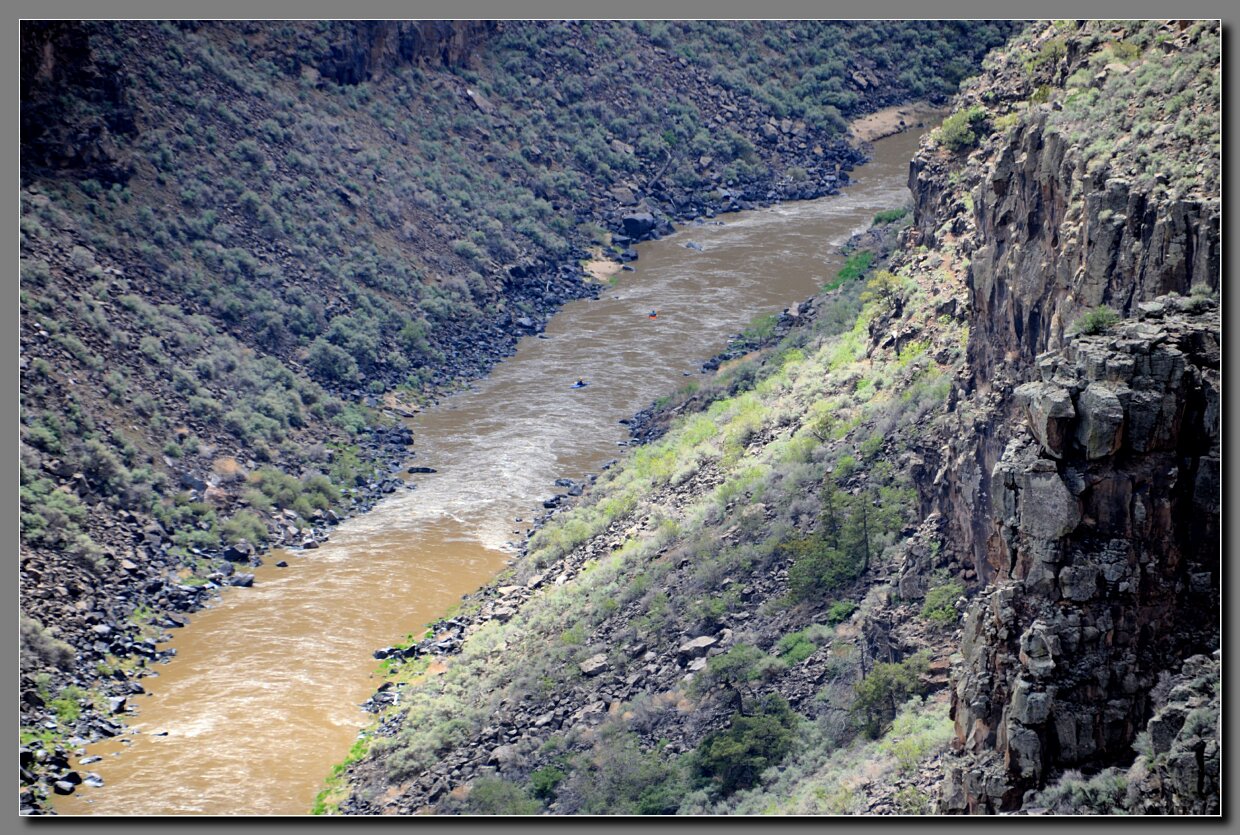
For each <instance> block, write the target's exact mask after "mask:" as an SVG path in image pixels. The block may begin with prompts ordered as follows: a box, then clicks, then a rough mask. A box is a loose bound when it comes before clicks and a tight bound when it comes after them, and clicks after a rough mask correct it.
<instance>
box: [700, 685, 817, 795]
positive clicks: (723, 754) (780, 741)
mask: <svg viewBox="0 0 1240 835" xmlns="http://www.w3.org/2000/svg"><path fill="white" fill-rule="evenodd" d="M799 719H800V717H799V716H797V714H796V713H795V712H794V711H793V710H792V708H791V707H789V706H788V703H787V702H786V701H784V700H783V699H782V698H781V697H779V696H777V695H774V694H772V695H769V696H767V697H766V700H765V701H764V702H763V705H762V712H761V713H759V714H758V715H756V716H741V715H739V714H737V715H736V716H734V717H733V719H732V724H731V725H730V726H729V727H728V728H727V729H726V730H722V731H715V732H714V733H712V734H710V735H709V736H707V737H706V738H705V739H704V740H702V744H701V745H700V746H698V749H697V751H696V752H695V753H694V758H693V765H694V770H695V771H696V772H697V775H698V777H699V779H701V780H702V781H703V782H705V783H706V784H707V785H713V786H715V787H717V788H718V790H719V792H720V794H723V795H725V796H726V795H729V794H732V793H733V792H736V791H739V790H740V789H747V788H751V787H753V786H755V785H757V783H758V780H759V778H761V776H762V772H764V771H766V769H768V768H770V767H771V766H773V765H777V764H778V763H779V762H780V761H781V760H783V758H784V757H785V756H787V754H788V752H789V751H791V750H792V748H793V745H794V744H795V741H796V726H797V724H798V722H799Z"/></svg>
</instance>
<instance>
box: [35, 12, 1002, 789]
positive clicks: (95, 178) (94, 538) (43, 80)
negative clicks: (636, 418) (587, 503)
mask: <svg viewBox="0 0 1240 835" xmlns="http://www.w3.org/2000/svg"><path fill="white" fill-rule="evenodd" d="M1014 28H1015V27H1014V26H1013V25H1012V24H996V25H990V24H985V23H967V24H956V23H941V24H898V23H891V24H883V23H874V24H862V23H840V24H831V23H816V22H805V23H683V24H657V23H652V24H644V23H607V22H596V23H586V22H576V23H546V22H521V21H510V22H503V23H486V22H473V23H471V22H408V21H405V22H355V23H331V22H325V23H315V22H267V23H258V22H192V21H185V22H161V23H157V22H91V23H80V22H70V21H61V22H46V21H27V22H25V23H23V25H22V30H21V66H22V74H21V96H22V111H21V119H22V149H21V150H22V183H21V185H22V194H21V198H22V200H21V212H22V216H21V245H22V246H21V296H20V305H21V325H22V330H21V335H20V347H21V357H20V360H19V363H20V366H21V372H22V427H21V440H22V447H21V476H20V478H21V485H22V497H21V502H22V508H21V513H22V517H21V518H22V534H21V536H22V539H21V545H22V572H21V591H22V610H23V613H24V614H23V621H22V639H23V650H24V653H23V662H22V664H23V680H22V687H21V689H22V706H23V716H24V718H25V721H26V722H27V723H28V724H29V725H30V726H31V727H33V726H36V725H37V726H38V733H37V735H38V737H39V740H38V744H39V745H45V744H46V745H47V746H48V749H49V750H51V747H52V746H53V745H54V743H53V741H52V740H53V739H57V738H58V739H64V738H65V737H66V736H67V735H69V734H70V733H75V732H76V733H78V734H80V735H82V736H84V737H89V736H92V735H96V734H100V733H114V732H115V731H116V725H115V724H114V723H113V722H112V721H111V720H110V719H106V720H105V719H103V718H102V717H100V716H99V713H98V712H97V711H93V710H90V709H89V708H91V707H92V706H95V707H99V708H105V707H106V701H105V700H104V698H103V696H104V695H124V693H125V692H127V691H132V688H133V687H136V686H138V685H136V683H134V682H132V681H129V680H128V678H129V677H130V676H132V675H134V674H140V673H141V671H142V670H141V668H142V667H143V666H145V665H146V663H147V662H148V661H149V660H150V658H152V657H153V656H154V648H153V644H152V643H151V642H150V639H153V638H155V637H157V636H158V635H159V634H160V633H161V632H162V631H163V630H164V629H165V628H167V627H171V626H175V625H176V624H177V623H178V622H179V621H178V620H176V619H175V618H168V617H166V613H167V612H171V611H174V610H187V609H193V608H194V607H196V606H198V605H200V604H201V602H202V600H203V599H204V598H205V596H206V595H207V594H208V593H209V592H210V590H211V589H213V588H214V587H216V586H218V585H219V584H221V583H244V582H245V581H246V580H245V577H244V573H242V576H237V574H236V573H234V571H233V568H232V563H233V562H238V561H240V562H245V561H246V560H247V559H250V558H252V556H253V552H254V549H256V548H257V549H261V548H262V547H263V546H264V545H266V544H275V543H283V544H300V543H303V542H305V541H306V540H313V539H315V538H318V537H320V536H321V535H322V533H323V530H324V528H325V527H326V526H327V525H330V524H332V523H333V522H334V521H335V519H337V518H339V517H340V516H343V515H346V514H349V513H352V512H358V511H360V510H362V509H364V508H365V507H367V506H368V505H369V504H370V503H371V502H372V501H373V500H374V499H375V498H376V497H377V496H378V495H381V494H382V492H384V491H390V490H392V489H395V488H396V486H397V485H398V481H397V480H395V479H392V478H390V477H389V476H390V470H389V464H390V463H391V461H392V460H393V459H394V458H396V457H399V456H400V454H401V453H402V452H403V450H404V448H405V445H406V444H407V443H408V442H409V436H408V434H407V432H405V431H403V430H402V429H401V428H399V427H394V428H393V427H391V426H390V424H391V422H392V421H391V415H390V414H389V415H387V416H386V417H384V416H383V415H382V414H380V412H381V411H383V410H395V411H397V412H399V411H401V410H402V409H403V408H407V407H402V406H401V405H400V404H401V403H402V402H403V403H408V402H409V401H411V400H412V401H416V400H417V399H418V398H419V397H423V396H426V395H427V394H429V393H433V392H435V391H438V390H442V389H443V388H444V387H445V386H448V385H449V384H450V383H451V381H453V380H456V379H459V378H461V377H463V376H470V375H476V374H478V373H481V372H483V371H484V370H485V369H486V368H487V367H488V366H489V365H490V363H492V362H494V361H495V360H496V359H497V358H498V357H500V356H502V355H503V354H504V353H506V352H507V351H509V350H510V349H511V347H512V345H513V343H514V341H515V338H516V337H517V336H518V335H520V334H524V333H532V332H534V331H535V330H537V329H538V328H540V327H541V323H542V321H543V320H544V319H545V317H546V316H547V315H549V313H550V311H551V310H553V309H554V308H555V307H556V306H557V305H559V304H560V303H562V302H563V301H564V300H566V299H568V298H572V297H576V296H581V295H585V294H589V293H592V292H595V290H594V287H593V286H592V285H591V284H590V283H589V282H588V281H586V280H584V278H583V272H582V269H581V267H580V264H579V262H580V261H583V260H585V259H587V258H589V257H595V256H597V255H602V256H605V257H631V255H625V254H624V253H625V250H626V249H627V248H628V244H629V242H630V241H631V240H632V239H635V238H639V237H645V236H649V235H651V234H659V233H661V232H662V231H666V230H667V229H668V228H670V221H671V220H673V219H676V218H682V217H693V216H698V215H702V214H711V213H714V212H719V211H727V210H730V209H734V208H738V207H741V206H745V205H749V204H750V203H751V202H761V201H766V200H771V199H776V198H782V197H797V196H801V197H805V196H814V195H821V194H826V193H831V192H833V191H834V190H836V189H837V188H838V187H839V185H840V184H842V183H843V182H845V181H846V179H847V172H848V170H849V169H850V168H851V167H852V166H853V165H855V164H857V163H858V162H860V161H861V160H862V159H863V154H862V153H861V152H860V151H859V150H857V149H855V148H853V147H851V146H849V145H848V144H847V143H846V142H845V137H844V134H843V131H842V127H843V125H844V124H845V123H844V119H846V118H848V117H851V116H853V115H855V114H859V113H864V112H868V111H870V110H873V109H874V108H877V107H880V106H883V105H886V104H890V103H893V102H897V101H903V100H907V99H910V98H915V97H922V96H928V97H932V98H941V97H942V96H944V95H946V94H947V93H949V92H950V91H952V90H953V89H954V87H955V85H956V83H957V82H958V81H959V80H960V79H961V78H962V77H963V76H964V75H965V74H967V73H968V72H970V71H972V70H973V69H974V68H975V67H976V64H977V62H978V61H979V60H980V58H981V56H982V54H983V53H984V51H985V49H986V48H987V47H988V46H991V45H993V44H996V43H998V42H999V41H1000V40H1001V39H1002V38H1003V37H1005V36H1006V35H1008V34H1009V33H1011V32H1012V31H1013V30H1014ZM222 557H228V558H231V562H230V561H229V560H224V559H221V558H222ZM66 688H71V689H66ZM84 688H94V692H93V693H91V692H87V690H86V689H84ZM83 708H88V709H86V710H83ZM27 736H28V738H29V739H30V740H31V741H34V739H35V733H34V732H33V731H32V732H31V733H30V734H28V735H27ZM31 757H33V755H31V756H30V757H26V758H25V759H24V762H27V764H31V763H34V760H33V759H32V758H31ZM26 776H28V777H29V776H32V775H26Z"/></svg>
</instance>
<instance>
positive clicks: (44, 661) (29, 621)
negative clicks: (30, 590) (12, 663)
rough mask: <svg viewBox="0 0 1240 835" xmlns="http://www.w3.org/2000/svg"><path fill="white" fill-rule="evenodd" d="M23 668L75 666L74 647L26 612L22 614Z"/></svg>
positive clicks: (63, 668)
mask: <svg viewBox="0 0 1240 835" xmlns="http://www.w3.org/2000/svg"><path fill="white" fill-rule="evenodd" d="M19 620H20V630H21V668H22V669H23V670H27V669H36V668H39V667H59V668H60V669H62V670H67V669H69V668H70V667H72V666H73V658H74V653H73V647H71V646H69V645H68V644H66V643H65V642H64V641H62V640H60V639H59V638H57V637H56V636H55V635H53V634H52V632H51V630H50V629H48V628H47V627H46V626H44V625H43V624H42V623H40V622H39V621H38V620H37V619H36V618H33V617H30V616H28V615H27V614H26V613H25V612H22V613H21V614H20V618H19Z"/></svg>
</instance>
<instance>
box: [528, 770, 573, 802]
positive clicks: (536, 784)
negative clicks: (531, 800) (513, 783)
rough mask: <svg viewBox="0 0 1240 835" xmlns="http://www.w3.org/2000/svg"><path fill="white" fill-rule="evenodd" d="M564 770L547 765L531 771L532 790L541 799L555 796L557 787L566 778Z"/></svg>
mask: <svg viewBox="0 0 1240 835" xmlns="http://www.w3.org/2000/svg"><path fill="white" fill-rule="evenodd" d="M564 776H565V775H564V770H563V769H561V768H558V767H557V766H554V765H545V766H543V767H542V768H539V769H536V770H535V771H533V772H531V773H530V792H531V793H532V794H533V795H534V797H537V798H539V799H541V800H550V799H551V798H553V797H555V790H556V787H557V786H559V785H560V783H561V782H562V781H563V780H564Z"/></svg>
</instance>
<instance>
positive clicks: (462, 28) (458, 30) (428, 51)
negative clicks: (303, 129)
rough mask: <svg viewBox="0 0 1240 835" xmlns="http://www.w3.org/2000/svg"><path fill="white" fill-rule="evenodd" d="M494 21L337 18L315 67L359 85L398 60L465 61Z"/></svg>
mask: <svg viewBox="0 0 1240 835" xmlns="http://www.w3.org/2000/svg"><path fill="white" fill-rule="evenodd" d="M496 26H497V24H496V23H495V22H494V21H465V20H453V21H448V20H367V21H352V22H344V23H339V24H336V25H334V26H333V27H332V30H331V34H332V41H331V44H330V51H329V54H328V55H327V56H326V57H325V58H324V59H323V60H322V61H321V62H320V63H319V66H318V67H317V70H318V72H319V73H320V74H321V75H322V76H324V77H326V78H330V79H332V80H333V81H335V82H336V83H337V84H360V83H361V82H363V81H371V80H374V79H377V78H379V77H380V76H382V75H383V74H384V73H385V72H387V71H389V70H391V69H393V68H395V67H397V66H400V65H402V64H413V63H418V64H424V65H425V64H429V65H431V66H442V67H463V66H468V65H469V63H470V58H471V54H472V50H473V48H474V47H476V46H477V45H478V43H479V42H480V41H481V40H482V39H484V38H485V37H486V36H487V35H488V34H489V33H491V32H493V31H495V29H496ZM475 103H476V102H475ZM480 107H481V105H480Z"/></svg>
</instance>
